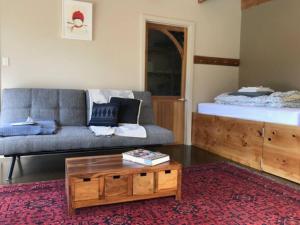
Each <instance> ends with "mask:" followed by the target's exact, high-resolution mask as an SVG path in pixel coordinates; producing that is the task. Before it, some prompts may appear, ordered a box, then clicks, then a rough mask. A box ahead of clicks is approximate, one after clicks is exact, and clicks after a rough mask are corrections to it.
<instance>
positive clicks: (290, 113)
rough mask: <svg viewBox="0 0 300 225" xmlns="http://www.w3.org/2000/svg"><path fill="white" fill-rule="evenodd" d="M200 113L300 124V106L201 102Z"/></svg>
mask: <svg viewBox="0 0 300 225" xmlns="http://www.w3.org/2000/svg"><path fill="white" fill-rule="evenodd" d="M198 113H202V114H207V115H215V116H224V117H231V118H237V119H246V120H254V121H261V122H269V123H279V124H286V125H294V126H300V108H267V107H254V106H236V105H223V104H216V103H200V104H198Z"/></svg>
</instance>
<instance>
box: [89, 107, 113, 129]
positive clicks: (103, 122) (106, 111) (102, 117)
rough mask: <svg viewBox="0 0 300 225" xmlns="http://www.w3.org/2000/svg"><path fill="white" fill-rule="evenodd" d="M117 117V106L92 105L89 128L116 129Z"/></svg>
mask: <svg viewBox="0 0 300 225" xmlns="http://www.w3.org/2000/svg"><path fill="white" fill-rule="evenodd" d="M118 116H119V104H117V103H106V104H97V103H93V109H92V117H91V120H90V122H89V126H105V127H116V126H118Z"/></svg>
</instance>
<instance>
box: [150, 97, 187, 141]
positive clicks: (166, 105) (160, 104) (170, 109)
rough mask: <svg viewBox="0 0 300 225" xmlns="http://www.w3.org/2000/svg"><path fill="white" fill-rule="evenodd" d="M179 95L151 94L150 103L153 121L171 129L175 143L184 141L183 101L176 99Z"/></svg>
mask: <svg viewBox="0 0 300 225" xmlns="http://www.w3.org/2000/svg"><path fill="white" fill-rule="evenodd" d="M178 98H179V97H172V96H170V97H169V96H166V97H163V96H153V97H152V104H153V111H154V116H155V123H156V124H157V125H159V126H161V127H164V128H166V129H169V130H172V131H173V133H174V136H175V142H174V143H175V144H182V143H184V104H185V103H184V102H182V101H177V99H178Z"/></svg>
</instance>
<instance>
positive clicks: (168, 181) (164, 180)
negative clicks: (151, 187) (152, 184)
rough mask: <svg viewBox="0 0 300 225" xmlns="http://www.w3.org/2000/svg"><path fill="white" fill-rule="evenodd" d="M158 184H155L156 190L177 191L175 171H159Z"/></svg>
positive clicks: (176, 174)
mask: <svg viewBox="0 0 300 225" xmlns="http://www.w3.org/2000/svg"><path fill="white" fill-rule="evenodd" d="M157 176H158V178H157V179H158V182H157V190H158V191H160V190H164V189H174V190H176V189H177V177H178V171H177V170H163V171H159V172H158V174H157Z"/></svg>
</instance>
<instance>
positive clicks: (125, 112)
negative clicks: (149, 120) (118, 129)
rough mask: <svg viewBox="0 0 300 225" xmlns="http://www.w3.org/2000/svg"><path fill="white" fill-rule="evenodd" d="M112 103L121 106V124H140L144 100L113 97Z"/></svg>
mask: <svg viewBox="0 0 300 225" xmlns="http://www.w3.org/2000/svg"><path fill="white" fill-rule="evenodd" d="M110 102H111V103H115V104H118V105H119V106H120V110H119V123H131V124H139V121H140V119H139V118H140V112H141V105H142V102H143V101H142V100H139V99H130V98H117V97H112V98H111V99H110Z"/></svg>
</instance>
